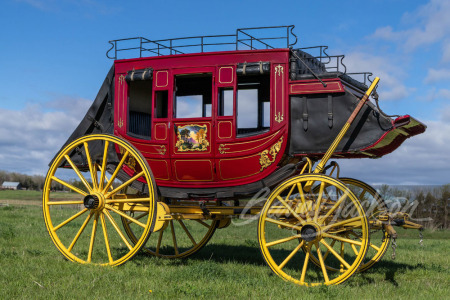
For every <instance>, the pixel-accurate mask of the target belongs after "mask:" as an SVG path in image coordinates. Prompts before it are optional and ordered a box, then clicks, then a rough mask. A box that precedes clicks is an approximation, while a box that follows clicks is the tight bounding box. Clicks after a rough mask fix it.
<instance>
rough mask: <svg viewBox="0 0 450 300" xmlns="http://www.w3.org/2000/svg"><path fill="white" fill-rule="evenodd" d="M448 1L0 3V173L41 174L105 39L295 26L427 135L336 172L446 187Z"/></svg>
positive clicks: (95, 76)
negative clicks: (375, 81) (370, 76)
mask: <svg viewBox="0 0 450 300" xmlns="http://www.w3.org/2000/svg"><path fill="white" fill-rule="evenodd" d="M449 15H450V1H446V0H431V1H411V0H390V1H387V0H374V1H356V0H354V1H345V0H343V1H326V0H324V1H283V0H279V1H264V0H260V1H249V0H241V1H234V0H230V1H220V2H219V1H211V0H210V1H194V0H192V1H126V2H125V1H100V0H79V1H75V0H59V1H58V0H4V1H2V9H1V10H0V54H1V55H0V68H1V70H2V72H1V73H0V122H1V125H2V126H0V169H4V170H9V171H18V172H24V173H28V174H44V173H45V172H46V166H47V163H48V161H49V160H50V159H51V158H52V157H53V155H54V154H55V153H56V151H57V150H58V149H59V147H60V146H61V145H62V143H64V141H65V140H66V138H67V137H68V136H69V135H70V133H71V132H72V130H73V129H74V128H75V126H76V125H77V124H78V123H79V121H80V120H81V118H82V117H83V115H84V113H85V111H86V110H87V108H88V107H89V105H90V103H91V101H92V100H93V99H94V98H95V96H96V94H97V91H98V89H99V88H100V85H101V83H102V82H103V80H104V77H105V75H106V73H107V71H108V70H109V68H110V66H111V64H112V60H109V59H107V58H106V56H105V52H106V51H107V49H108V48H109V47H108V46H109V45H108V43H107V42H108V40H112V39H118V38H125V37H134V36H143V37H147V38H149V39H162V38H170V37H179V36H195V35H213V34H233V33H234V32H235V30H236V28H240V27H256V26H273V25H291V24H293V25H295V26H296V28H295V33H296V34H297V36H298V37H299V43H298V44H297V46H299V47H306V46H314V45H328V46H329V51H328V53H329V54H332V55H336V54H345V55H346V57H345V59H344V63H345V64H346V65H347V68H348V70H349V71H350V72H358V71H371V72H373V73H374V74H375V75H377V76H379V77H380V78H381V83H380V86H379V93H380V98H381V100H380V105H381V106H382V108H383V109H384V110H385V111H386V112H387V113H388V114H411V115H412V116H414V117H417V118H418V119H419V120H421V121H423V122H425V123H426V124H427V125H428V131H427V132H426V133H425V134H423V135H421V136H419V137H415V138H412V139H411V140H408V141H407V142H405V144H404V145H403V146H402V147H401V148H400V149H399V150H397V151H396V152H394V153H392V154H390V155H387V156H386V157H384V158H382V159H378V160H368V159H364V160H352V161H345V162H342V166H343V171H342V172H343V174H344V175H346V176H353V177H357V178H360V179H362V180H365V181H367V182H369V183H390V184H444V183H449V182H450V171H449V170H450V162H449V161H450V160H449V158H450V155H449V153H450V102H449V101H450V83H449V82H450V18H448V16H449Z"/></svg>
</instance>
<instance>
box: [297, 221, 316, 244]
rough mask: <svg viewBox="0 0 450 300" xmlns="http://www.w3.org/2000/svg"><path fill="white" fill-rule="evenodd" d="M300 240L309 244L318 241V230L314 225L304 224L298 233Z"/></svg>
mask: <svg viewBox="0 0 450 300" xmlns="http://www.w3.org/2000/svg"><path fill="white" fill-rule="evenodd" d="M300 234H301V236H302V239H303V240H305V241H306V242H311V241H314V240H317V239H320V228H319V227H318V226H317V225H315V224H306V225H305V226H303V227H302V230H301V231H300Z"/></svg>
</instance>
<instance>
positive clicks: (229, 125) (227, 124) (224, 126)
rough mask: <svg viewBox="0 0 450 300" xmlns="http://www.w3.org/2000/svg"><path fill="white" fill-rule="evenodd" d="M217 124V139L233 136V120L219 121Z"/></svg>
mask: <svg viewBox="0 0 450 300" xmlns="http://www.w3.org/2000/svg"><path fill="white" fill-rule="evenodd" d="M218 124H219V125H218V126H217V137H218V138H219V139H230V138H232V137H233V122H232V121H231V120H228V121H219V122H218Z"/></svg>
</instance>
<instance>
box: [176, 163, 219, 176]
mask: <svg viewBox="0 0 450 300" xmlns="http://www.w3.org/2000/svg"><path fill="white" fill-rule="evenodd" d="M173 166H174V170H175V177H176V179H177V180H178V181H213V180H214V174H213V163H212V161H211V160H209V159H189V160H186V159H184V160H181V159H177V160H174V162H173Z"/></svg>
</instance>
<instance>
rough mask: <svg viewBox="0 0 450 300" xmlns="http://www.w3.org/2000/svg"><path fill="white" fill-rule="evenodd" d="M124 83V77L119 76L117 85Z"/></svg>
mask: <svg viewBox="0 0 450 300" xmlns="http://www.w3.org/2000/svg"><path fill="white" fill-rule="evenodd" d="M124 81H125V76H123V75H120V77H119V83H120V84H121V85H122V84H123V82H124Z"/></svg>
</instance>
